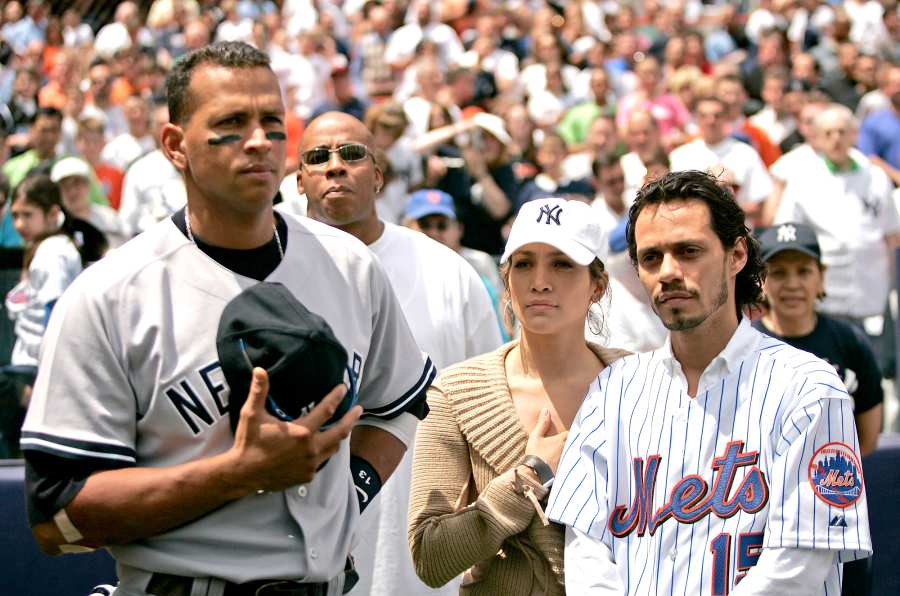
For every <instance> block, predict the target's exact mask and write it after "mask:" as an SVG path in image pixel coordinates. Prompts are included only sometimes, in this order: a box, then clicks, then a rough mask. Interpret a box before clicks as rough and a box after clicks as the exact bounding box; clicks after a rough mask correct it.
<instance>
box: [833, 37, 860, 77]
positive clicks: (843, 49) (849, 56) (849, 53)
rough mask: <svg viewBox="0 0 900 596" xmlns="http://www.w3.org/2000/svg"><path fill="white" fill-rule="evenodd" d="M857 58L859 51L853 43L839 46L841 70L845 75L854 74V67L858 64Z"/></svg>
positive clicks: (838, 53)
mask: <svg viewBox="0 0 900 596" xmlns="http://www.w3.org/2000/svg"><path fill="white" fill-rule="evenodd" d="M857 57H859V50H858V49H857V48H856V46H855V45H853V44H852V43H850V42H846V43H842V44H841V45H839V46H838V51H837V59H838V64H840V66H841V70H843V71H844V72H845V73H847V74H852V73H853V66H854V65H855V64H856V59H857Z"/></svg>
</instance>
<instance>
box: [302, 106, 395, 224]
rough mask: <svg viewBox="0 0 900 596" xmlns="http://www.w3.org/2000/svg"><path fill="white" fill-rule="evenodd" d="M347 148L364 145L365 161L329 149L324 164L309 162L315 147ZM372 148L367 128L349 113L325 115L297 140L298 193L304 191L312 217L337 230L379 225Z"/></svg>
mask: <svg viewBox="0 0 900 596" xmlns="http://www.w3.org/2000/svg"><path fill="white" fill-rule="evenodd" d="M351 144H352V145H362V146H364V147H366V148H367V151H366V152H365V153H364V154H363V155H364V157H362V158H361V159H358V160H353V161H348V160H346V159H344V158H343V157H341V155H340V154H339V153H338V152H337V151H333V152H331V153H330V154H329V155H328V158H327V161H325V162H324V163H321V164H310V163H308V161H307V160H308V153H307V152H309V151H311V150H313V149H337V148H339V147H341V146H342V145H351ZM373 144H374V142H373V139H372V135H371V134H370V133H369V131H368V129H367V128H366V127H365V125H364V124H363V123H362V122H360V121H359V120H357V119H356V118H354V117H352V116H349V115H347V114H343V113H338V112H329V113H327V114H323V115H322V116H319V117H318V118H316V119H315V120H313V121H312V122H311V123H310V124H309V126H308V127H307V128H306V130H305V131H304V132H303V138H302V139H301V141H300V170H299V171H298V173H297V190H298V191H299V192H300V193H306V197H307V199H308V200H309V215H310V217H313V218H314V219H317V220H319V221H321V222H323V223H326V224H328V225H331V226H335V227H338V228H352V227H356V226H372V225H377V224H378V216H377V215H376V213H375V197H376V195H377V194H378V192H380V190H381V187H382V185H383V184H384V179H383V177H382V174H381V169H379V167H378V166H377V164H376V163H375V158H374V156H373V155H372V153H371V149H372V147H373Z"/></svg>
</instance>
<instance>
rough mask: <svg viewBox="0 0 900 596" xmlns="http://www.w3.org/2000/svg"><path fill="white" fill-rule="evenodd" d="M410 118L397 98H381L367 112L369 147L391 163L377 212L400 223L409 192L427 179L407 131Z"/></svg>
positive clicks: (387, 164) (376, 154)
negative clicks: (377, 103)
mask: <svg viewBox="0 0 900 596" xmlns="http://www.w3.org/2000/svg"><path fill="white" fill-rule="evenodd" d="M408 126H409V119H408V118H407V116H406V112H405V111H404V110H403V106H401V105H400V104H398V103H395V102H382V103H381V104H379V105H376V106H373V107H371V108H369V110H368V111H367V112H366V128H368V129H369V130H370V131H372V137H373V145H372V147H370V148H369V149H370V150H371V151H374V152H376V153H375V157H376V159H381V158H382V157H381V156H380V155H378V153H377V152H378V151H380V152H381V153H382V155H383V159H384V160H385V163H384V165H383V166H382V167H388V169H389V172H390V173H389V174H388V175H387V176H385V180H384V184H383V186H382V187H381V194H380V196H379V197H378V200H377V201H376V202H375V206H376V208H377V209H378V216H379V217H380V218H381V219H383V220H384V221H388V222H390V223H399V222H400V219H401V218H402V217H403V208H404V207H405V206H406V200H407V199H408V198H409V193H410V192H411V191H412V190H413V189H415V188H416V187H418V186H419V185H420V184H422V182H424V180H425V172H424V171H423V167H422V159H421V158H420V156H419V154H418V153H416V151H415V150H414V149H413V147H412V143H411V141H410V139H409V137H407V136H404V133H405V131H406V129H407V127H408Z"/></svg>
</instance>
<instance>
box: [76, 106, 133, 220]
mask: <svg viewBox="0 0 900 596" xmlns="http://www.w3.org/2000/svg"><path fill="white" fill-rule="evenodd" d="M105 124H106V123H105V121H104V120H103V119H102V118H100V117H99V116H93V115H91V114H90V113H87V114H85V115H83V116H82V117H81V118H80V119H79V121H78V132H77V133H76V136H75V147H76V149H77V151H78V155H79V156H81V158H82V159H83V160H85V161H86V162H87V163H88V165H90V166H91V169H92V170H93V173H94V177H96V179H97V181H98V182H99V183H100V188H101V190H102V191H103V194H104V196H105V197H106V200H107V202H108V203H109V206H110V207H112V208H113V209H118V208H119V205H120V203H121V202H122V179H123V177H124V174H123V173H122V170H120V169H119V168H117V167H115V166H113V165H110V164H108V163H106V162H104V161H103V160H102V158H101V153H102V152H103V147H104V146H105V145H106V140H105V134H106V133H105V128H106V126H105ZM95 204H96V202H95Z"/></svg>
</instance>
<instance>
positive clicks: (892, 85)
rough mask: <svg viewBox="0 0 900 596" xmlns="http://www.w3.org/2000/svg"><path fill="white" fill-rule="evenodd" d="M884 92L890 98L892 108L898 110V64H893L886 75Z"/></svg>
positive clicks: (899, 91)
mask: <svg viewBox="0 0 900 596" xmlns="http://www.w3.org/2000/svg"><path fill="white" fill-rule="evenodd" d="M884 94H885V95H887V96H888V99H890V100H891V105H893V106H894V109H895V110H897V111H900V66H894V67H892V68H891V71H890V72H889V73H888V75H887V82H886V84H885V86H884Z"/></svg>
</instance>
